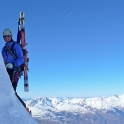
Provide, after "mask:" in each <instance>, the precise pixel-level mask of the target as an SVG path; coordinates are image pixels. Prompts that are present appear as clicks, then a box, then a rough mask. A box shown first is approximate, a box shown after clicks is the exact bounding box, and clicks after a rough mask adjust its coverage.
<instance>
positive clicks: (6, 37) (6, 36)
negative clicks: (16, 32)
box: [3, 35, 12, 42]
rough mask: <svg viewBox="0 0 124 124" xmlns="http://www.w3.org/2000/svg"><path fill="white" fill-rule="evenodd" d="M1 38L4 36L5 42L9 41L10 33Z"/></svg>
mask: <svg viewBox="0 0 124 124" xmlns="http://www.w3.org/2000/svg"><path fill="white" fill-rule="evenodd" d="M3 38H4V40H5V42H10V41H11V38H12V36H11V35H4V36H3Z"/></svg>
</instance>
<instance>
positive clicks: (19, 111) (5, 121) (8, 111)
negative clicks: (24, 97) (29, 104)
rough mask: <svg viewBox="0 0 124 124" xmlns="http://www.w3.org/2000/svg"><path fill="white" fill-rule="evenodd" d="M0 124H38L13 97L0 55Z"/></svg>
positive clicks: (13, 93)
mask: <svg viewBox="0 0 124 124" xmlns="http://www.w3.org/2000/svg"><path fill="white" fill-rule="evenodd" d="M0 124H38V123H37V122H36V120H35V119H34V118H32V117H31V115H30V114H29V113H28V112H27V111H26V110H25V108H24V107H23V106H22V104H21V103H20V101H19V100H18V99H17V97H16V96H15V92H14V90H13V87H12V85H11V82H10V79H9V76H8V74H7V72H6V69H5V65H4V63H3V58H2V56H1V54H0Z"/></svg>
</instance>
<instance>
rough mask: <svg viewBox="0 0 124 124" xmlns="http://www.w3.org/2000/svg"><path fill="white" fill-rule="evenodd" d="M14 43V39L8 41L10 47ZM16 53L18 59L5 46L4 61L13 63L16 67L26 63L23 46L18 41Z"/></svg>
mask: <svg viewBox="0 0 124 124" xmlns="http://www.w3.org/2000/svg"><path fill="white" fill-rule="evenodd" d="M13 43H15V42H14V41H13V40H12V41H10V42H8V43H7V45H8V46H9V48H10V49H11V46H12V44H13ZM14 54H15V55H16V57H17V59H14V57H13V56H12V55H11V54H10V52H9V51H8V50H7V48H6V47H3V49H2V56H3V60H4V63H5V64H7V63H11V64H13V66H14V68H17V67H19V66H20V65H22V64H23V63H24V57H23V52H22V48H21V46H20V45H19V44H18V43H16V44H14Z"/></svg>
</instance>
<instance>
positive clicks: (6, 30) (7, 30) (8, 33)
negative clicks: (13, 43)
mask: <svg viewBox="0 0 124 124" xmlns="http://www.w3.org/2000/svg"><path fill="white" fill-rule="evenodd" d="M4 35H11V36H12V32H11V30H10V29H8V28H6V29H4V30H3V36H4Z"/></svg>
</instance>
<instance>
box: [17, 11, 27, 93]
mask: <svg viewBox="0 0 124 124" xmlns="http://www.w3.org/2000/svg"><path fill="white" fill-rule="evenodd" d="M24 19H25V17H24V12H23V11H21V12H20V17H19V22H18V34H17V43H19V44H20V45H21V47H22V50H23V56H24V91H25V92H28V91H29V84H28V62H29V58H28V56H27V54H28V51H27V48H26V45H27V43H26V38H25V26H24Z"/></svg>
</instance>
